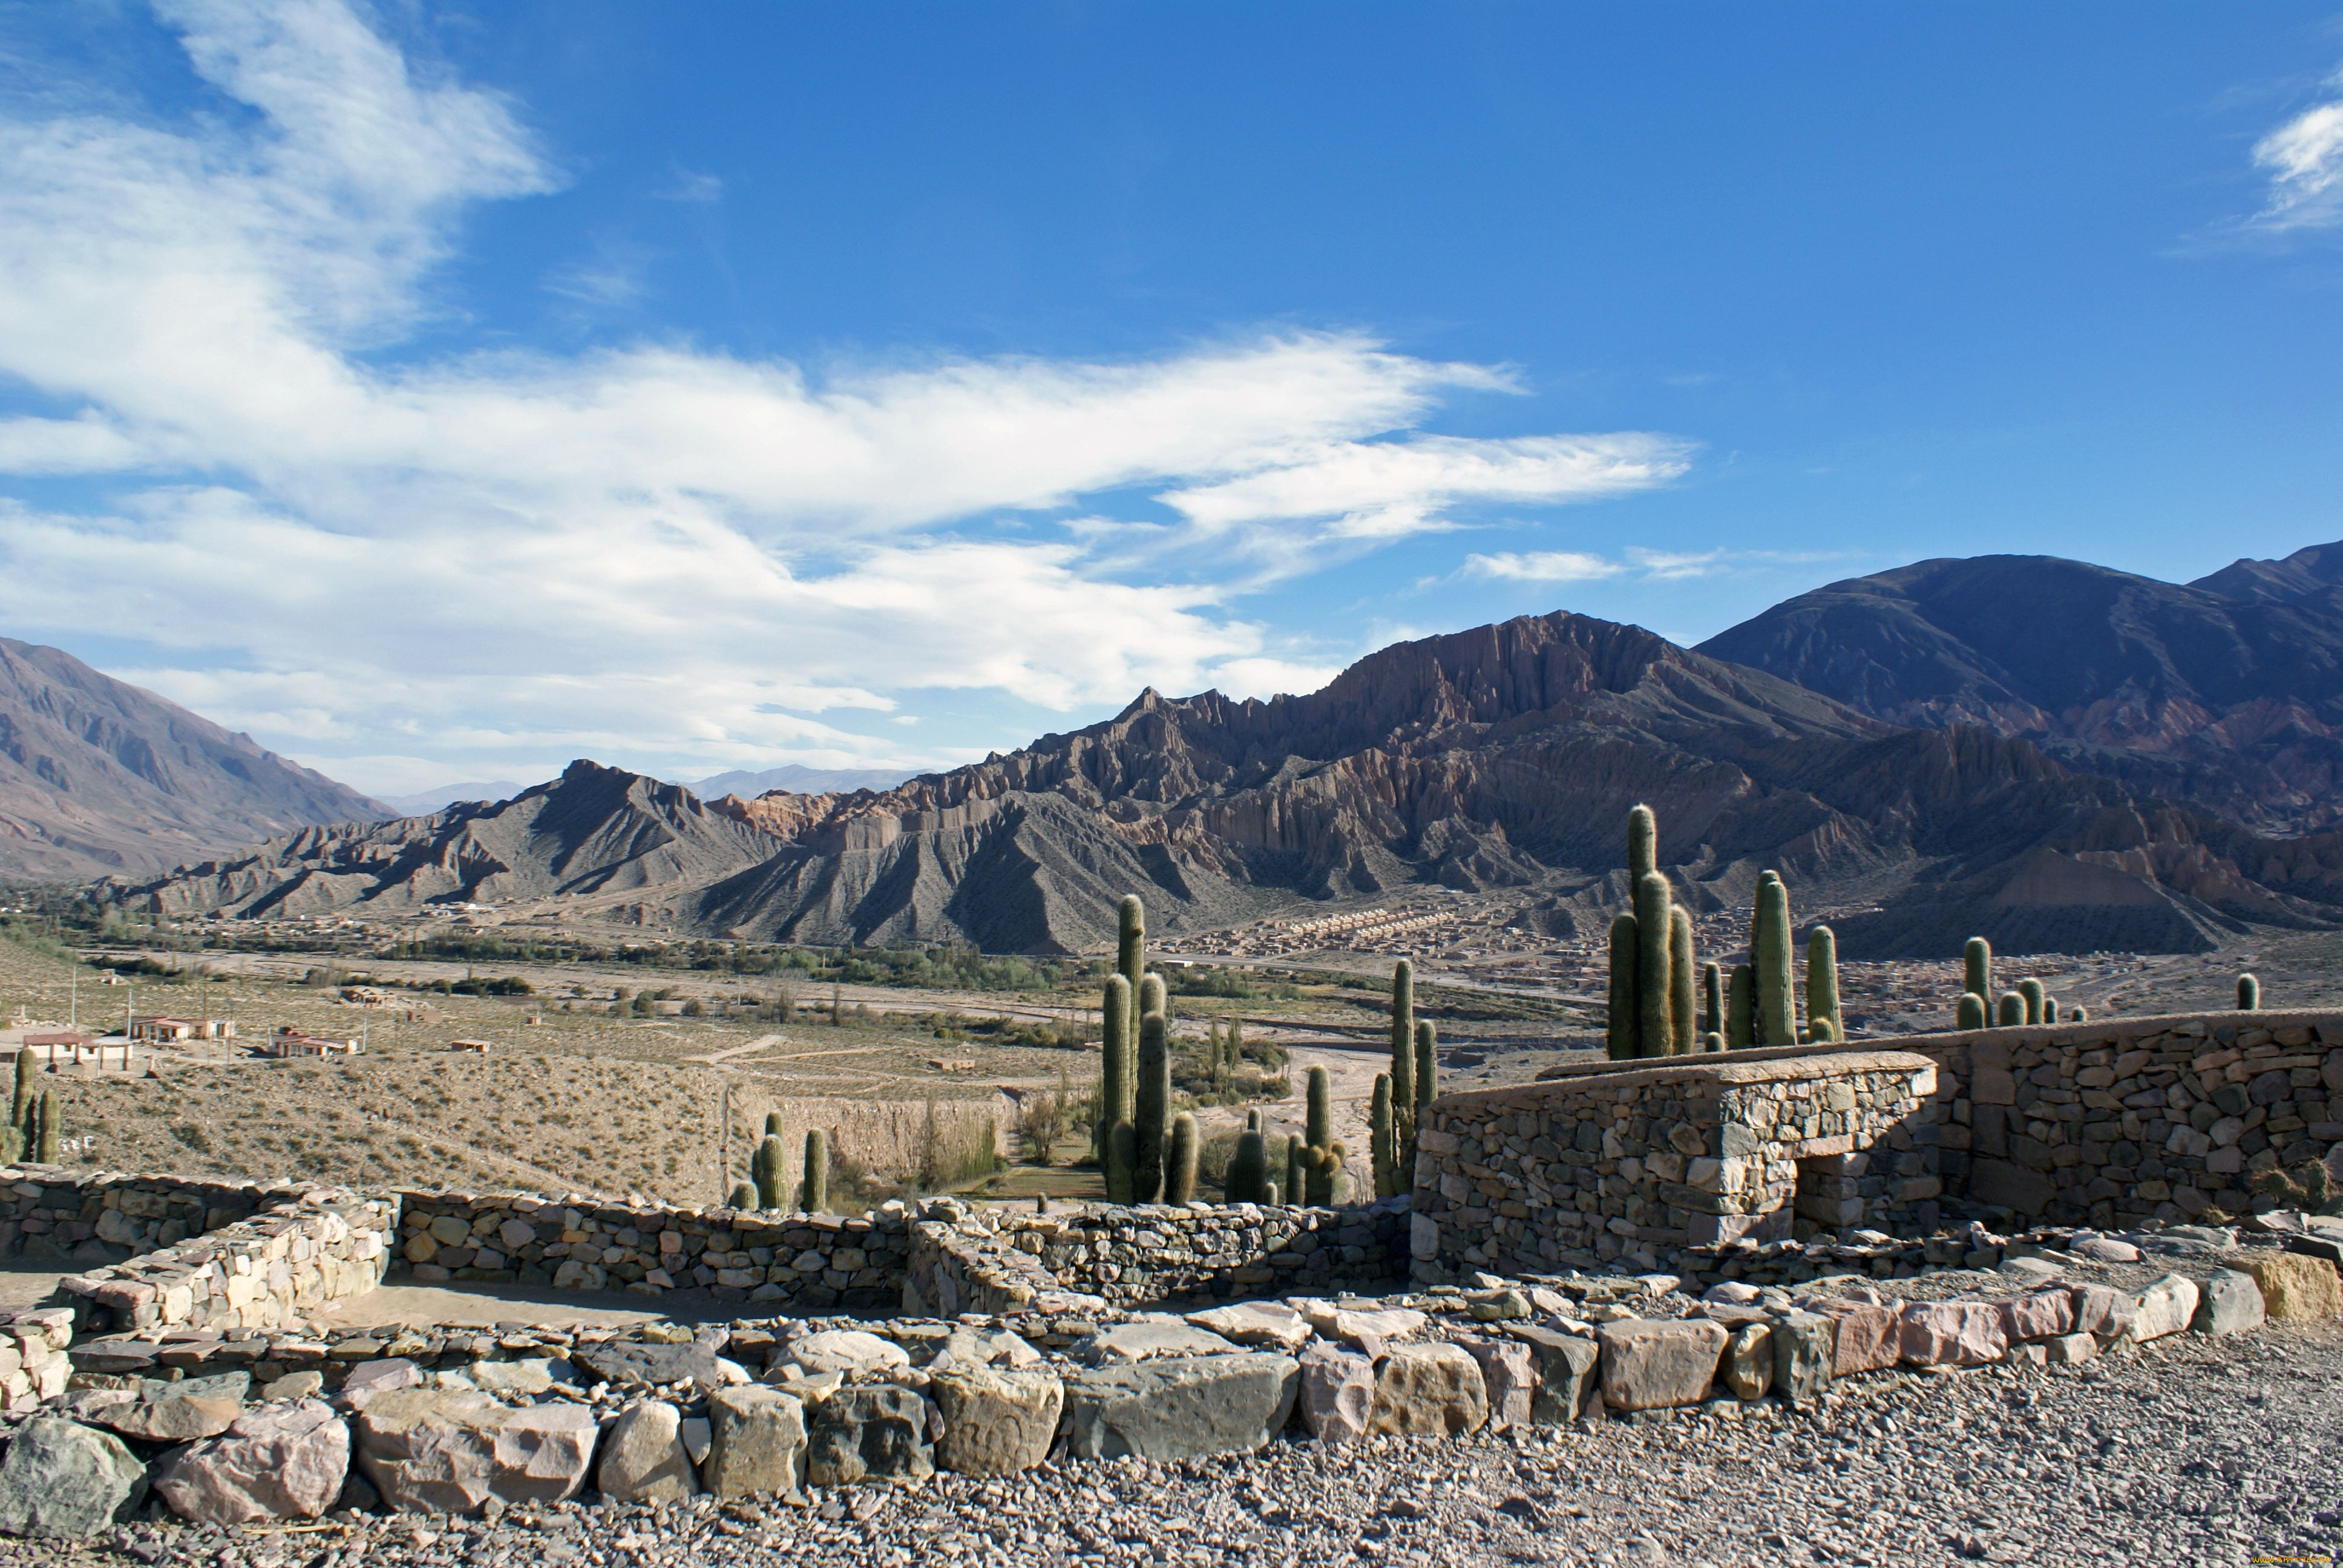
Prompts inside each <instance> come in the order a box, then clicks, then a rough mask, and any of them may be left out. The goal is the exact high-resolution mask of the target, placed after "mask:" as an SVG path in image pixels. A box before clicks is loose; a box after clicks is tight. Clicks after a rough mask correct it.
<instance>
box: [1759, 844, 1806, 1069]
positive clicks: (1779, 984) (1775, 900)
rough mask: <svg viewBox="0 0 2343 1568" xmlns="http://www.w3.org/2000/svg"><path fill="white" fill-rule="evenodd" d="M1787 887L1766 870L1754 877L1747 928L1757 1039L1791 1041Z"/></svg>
mask: <svg viewBox="0 0 2343 1568" xmlns="http://www.w3.org/2000/svg"><path fill="white" fill-rule="evenodd" d="M1792 945H1793V944H1792V942H1791V939H1790V890H1789V889H1787V888H1785V887H1784V886H1783V885H1782V879H1781V878H1780V877H1778V876H1776V875H1775V873H1773V872H1771V871H1767V872H1765V873H1764V874H1763V875H1762V876H1760V877H1759V878H1758V879H1757V910H1756V919H1755V923H1754V924H1753V925H1752V926H1751V928H1750V937H1749V961H1750V963H1751V965H1752V966H1753V967H1754V968H1755V970H1756V971H1757V1043H1758V1044H1760V1045H1795V1044H1796V1043H1797V1039H1798V1004H1797V998H1796V996H1795V986H1794V981H1793V979H1792V976H1791V973H1790V961H1791V960H1790V953H1791V948H1792Z"/></svg>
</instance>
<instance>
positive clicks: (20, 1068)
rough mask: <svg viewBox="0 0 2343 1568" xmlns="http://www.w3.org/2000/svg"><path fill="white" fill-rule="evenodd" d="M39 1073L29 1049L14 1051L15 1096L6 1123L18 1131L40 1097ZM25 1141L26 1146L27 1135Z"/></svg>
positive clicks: (28, 1143) (21, 1128)
mask: <svg viewBox="0 0 2343 1568" xmlns="http://www.w3.org/2000/svg"><path fill="white" fill-rule="evenodd" d="M40 1073H41V1066H40V1062H39V1060H38V1059H37V1058H35V1056H34V1055H33V1053H32V1052H31V1051H30V1050H20V1051H18V1052H17V1053H16V1098H15V1102H14V1103H13V1104H11V1105H10V1106H9V1107H8V1125H9V1126H11V1127H14V1128H16V1129H17V1130H18V1131H23V1130H24V1129H25V1127H26V1126H27V1124H28V1123H27V1119H28V1118H29V1117H30V1116H31V1115H32V1114H33V1103H34V1101H36V1100H38V1099H39V1098H40V1097H41V1084H40ZM25 1142H26V1144H27V1145H28V1146H29V1145H30V1144H31V1142H32V1140H31V1138H30V1137H29V1136H28V1137H27V1138H26V1139H25Z"/></svg>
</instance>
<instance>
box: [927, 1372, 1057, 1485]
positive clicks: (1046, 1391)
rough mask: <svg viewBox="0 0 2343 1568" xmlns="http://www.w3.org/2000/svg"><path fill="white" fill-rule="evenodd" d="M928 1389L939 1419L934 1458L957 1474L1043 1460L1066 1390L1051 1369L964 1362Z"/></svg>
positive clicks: (1012, 1468)
mask: <svg viewBox="0 0 2343 1568" xmlns="http://www.w3.org/2000/svg"><path fill="white" fill-rule="evenodd" d="M928 1392H929V1395H930V1398H932V1399H933V1400H934V1401H935V1402H936V1409H937V1411H938V1412H940V1414H941V1416H942V1418H943V1430H942V1432H941V1433H940V1435H939V1436H938V1437H937V1439H936V1458H937V1460H938V1462H940V1463H941V1464H942V1466H943V1467H944V1468H945V1469H946V1470H950V1471H953V1472H955V1473H959V1474H961V1475H1014V1474H1015V1473H1018V1472H1019V1471H1021V1470H1031V1468H1033V1466H1035V1465H1037V1464H1039V1463H1041V1462H1042V1461H1043V1460H1044V1459H1047V1458H1048V1457H1049V1454H1050V1444H1051V1442H1053V1441H1055V1439H1056V1437H1057V1434H1058V1417H1059V1414H1060V1412H1061V1410H1062V1409H1063V1408H1064V1402H1065V1389H1064V1386H1063V1385H1062V1384H1061V1383H1060V1382H1059V1381H1058V1374H1057V1373H1055V1372H1047V1371H1042V1370H1038V1369H1037V1370H1034V1371H1030V1372H1017V1371H997V1370H995V1369H993V1368H991V1367H964V1368H957V1369H954V1370H952V1371H950V1372H943V1373H940V1374H939V1375H938V1376H937V1377H936V1379H935V1380H934V1381H933V1382H931V1383H930V1385H929V1388H928Z"/></svg>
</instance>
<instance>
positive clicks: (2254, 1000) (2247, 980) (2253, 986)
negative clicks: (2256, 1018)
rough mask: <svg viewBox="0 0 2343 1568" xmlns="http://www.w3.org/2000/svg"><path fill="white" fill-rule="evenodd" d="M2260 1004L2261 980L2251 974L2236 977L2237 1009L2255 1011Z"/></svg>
mask: <svg viewBox="0 0 2343 1568" xmlns="http://www.w3.org/2000/svg"><path fill="white" fill-rule="evenodd" d="M2261 1005H2262V982H2261V981H2259V980H2256V979H2255V978H2254V977H2253V976H2251V975H2239V976H2238V977H2237V1010H2238V1011H2239V1012H2255V1011H2258V1010H2259V1009H2260V1007H2261Z"/></svg>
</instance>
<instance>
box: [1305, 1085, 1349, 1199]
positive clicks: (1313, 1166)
mask: <svg viewBox="0 0 2343 1568" xmlns="http://www.w3.org/2000/svg"><path fill="white" fill-rule="evenodd" d="M1302 1128H1303V1133H1302V1141H1303V1143H1304V1144H1305V1145H1306V1147H1305V1149H1304V1151H1303V1157H1304V1163H1305V1168H1306V1170H1307V1171H1308V1180H1307V1181H1306V1183H1305V1187H1304V1190H1305V1191H1307V1192H1308V1193H1309V1195H1310V1201H1311V1203H1312V1205H1313V1206H1316V1207H1323V1206H1324V1205H1326V1204H1329V1203H1332V1201H1334V1172H1335V1171H1339V1170H1341V1169H1342V1157H1341V1156H1340V1155H1338V1154H1336V1153H1335V1151H1334V1084H1333V1080H1332V1078H1330V1077H1329V1076H1328V1075H1327V1072H1326V1070H1325V1069H1324V1068H1322V1067H1313V1068H1312V1069H1311V1070H1310V1089H1309V1099H1308V1101H1307V1102H1306V1109H1305V1111H1304V1120H1303V1122H1302Z"/></svg>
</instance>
